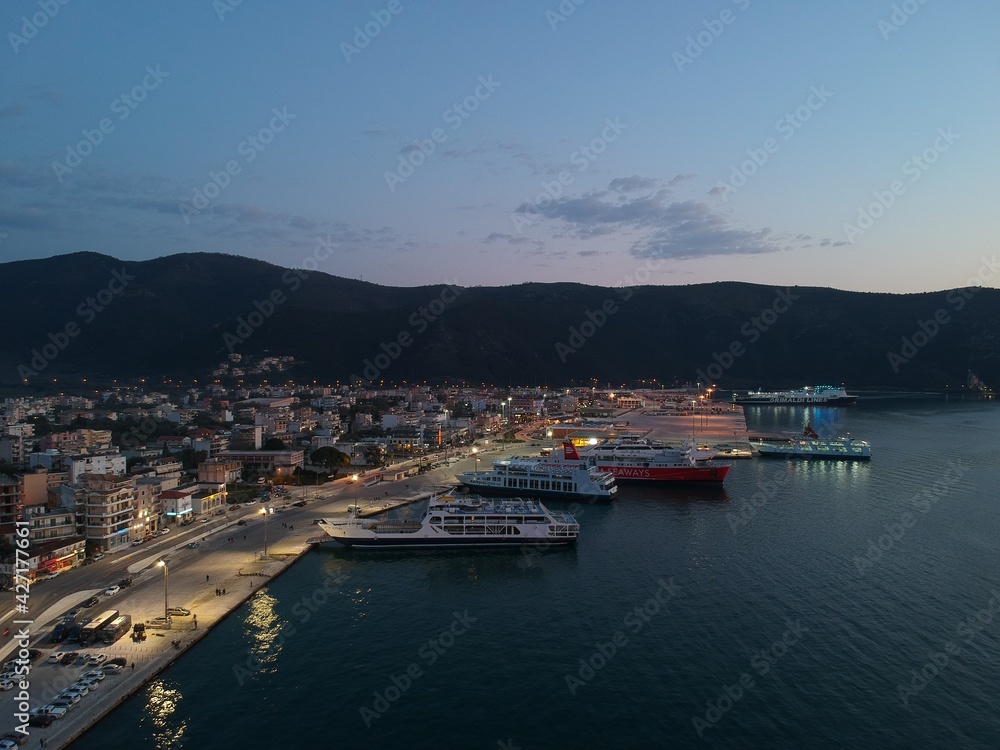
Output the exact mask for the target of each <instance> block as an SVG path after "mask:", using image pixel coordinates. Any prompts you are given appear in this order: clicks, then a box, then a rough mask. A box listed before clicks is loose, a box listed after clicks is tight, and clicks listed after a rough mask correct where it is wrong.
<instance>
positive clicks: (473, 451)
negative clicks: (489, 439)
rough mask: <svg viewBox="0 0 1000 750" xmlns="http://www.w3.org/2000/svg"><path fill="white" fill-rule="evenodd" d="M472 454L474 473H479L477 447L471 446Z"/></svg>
mask: <svg viewBox="0 0 1000 750" xmlns="http://www.w3.org/2000/svg"><path fill="white" fill-rule="evenodd" d="M472 455H473V456H475V457H476V473H477V474H478V473H479V448H476V447H473V448H472Z"/></svg>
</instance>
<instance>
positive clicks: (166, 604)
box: [157, 560, 170, 621]
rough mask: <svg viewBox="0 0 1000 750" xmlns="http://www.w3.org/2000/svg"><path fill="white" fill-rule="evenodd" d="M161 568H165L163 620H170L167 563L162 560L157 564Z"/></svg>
mask: <svg viewBox="0 0 1000 750" xmlns="http://www.w3.org/2000/svg"><path fill="white" fill-rule="evenodd" d="M157 565H159V566H160V567H161V568H163V619H165V620H168V621H169V620H170V605H169V599H168V598H167V561H166V560H160V562H158V563H157Z"/></svg>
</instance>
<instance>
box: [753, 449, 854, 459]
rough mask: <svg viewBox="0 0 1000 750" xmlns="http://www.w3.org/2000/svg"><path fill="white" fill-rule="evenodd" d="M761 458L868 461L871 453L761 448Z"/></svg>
mask: <svg viewBox="0 0 1000 750" xmlns="http://www.w3.org/2000/svg"><path fill="white" fill-rule="evenodd" d="M757 455H759V456H760V457H761V458H795V459H801V460H803V461H870V460H871V458H872V457H871V454H864V453H862V454H858V455H851V454H836V455H831V454H829V453H806V452H803V451H793V450H762V451H759V452H758V454H757Z"/></svg>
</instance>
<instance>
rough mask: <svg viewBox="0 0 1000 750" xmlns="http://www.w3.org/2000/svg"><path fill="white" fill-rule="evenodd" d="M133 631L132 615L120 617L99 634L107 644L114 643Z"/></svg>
mask: <svg viewBox="0 0 1000 750" xmlns="http://www.w3.org/2000/svg"><path fill="white" fill-rule="evenodd" d="M131 629H132V615H119V616H118V617H116V618H115V619H113V620H112V621H111V622H109V623H108V624H107V625H105V626H104V627H103V628H101V629H100V630H99V631H98V632H97V637H98V638H100V639H101V640H102V641H104V642H105V643H114V642H115V641H117V640H118V639H119V638H121V637H122V636H123V635H125V634H126V633H127V632H128V631H129V630H131Z"/></svg>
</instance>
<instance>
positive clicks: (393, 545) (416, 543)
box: [322, 536, 576, 549]
mask: <svg viewBox="0 0 1000 750" xmlns="http://www.w3.org/2000/svg"><path fill="white" fill-rule="evenodd" d="M322 541H323V542H336V543H338V544H340V545H343V546H344V547H351V548H354V549H403V548H407V549H414V548H416V549H454V548H456V547H520V546H523V545H525V544H545V545H546V546H552V547H565V546H569V545H572V544H575V543H576V539H575V538H574V539H526V538H525V537H510V538H506V537H505V538H490V537H482V538H480V539H465V538H462V539H442V538H438V537H420V538H416V539H402V538H400V537H391V536H381V537H377V538H363V539H359V538H339V537H334V536H331V537H329V538H328V539H324V540H322Z"/></svg>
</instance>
